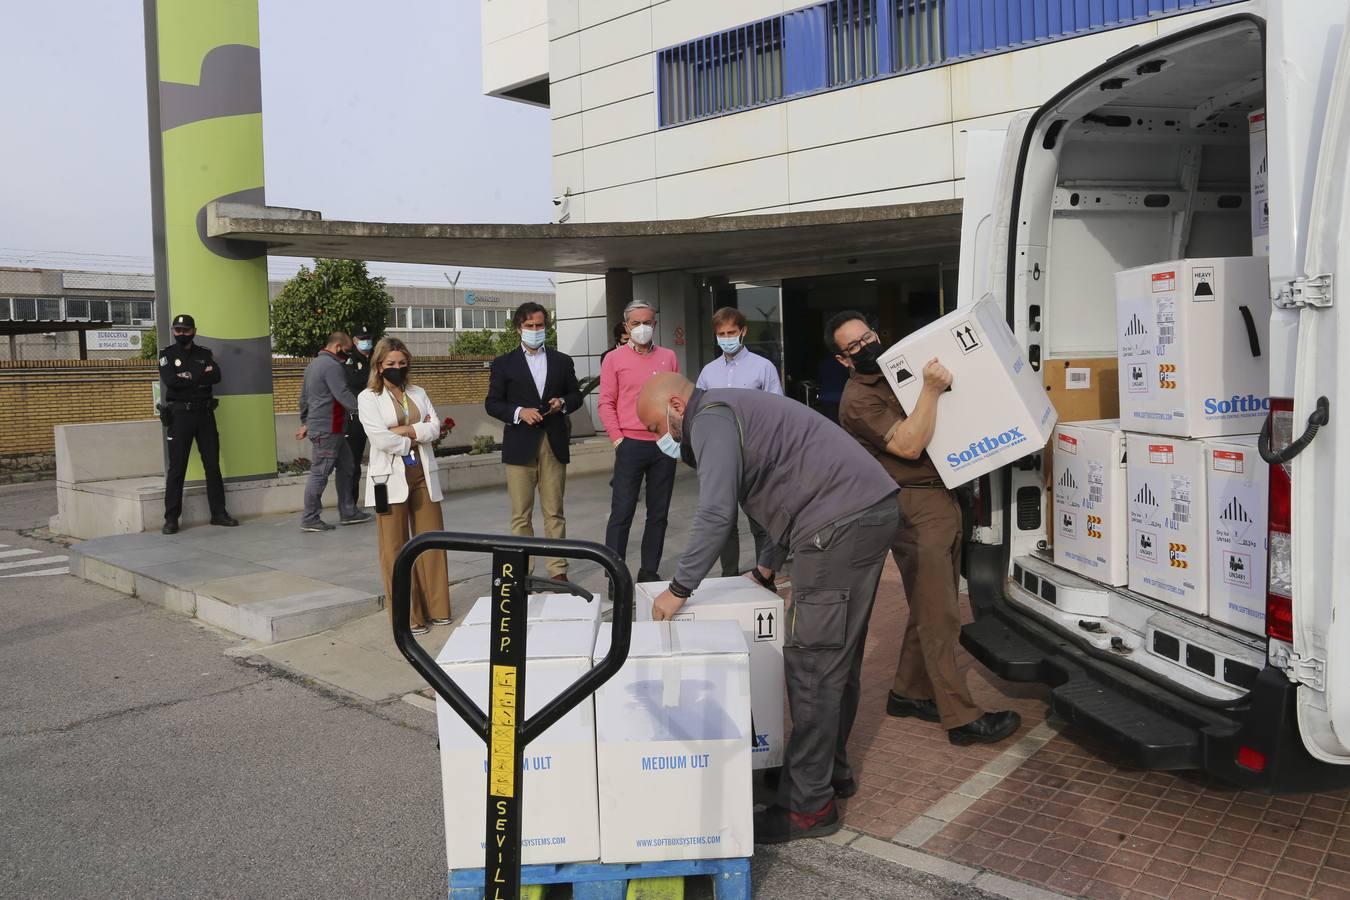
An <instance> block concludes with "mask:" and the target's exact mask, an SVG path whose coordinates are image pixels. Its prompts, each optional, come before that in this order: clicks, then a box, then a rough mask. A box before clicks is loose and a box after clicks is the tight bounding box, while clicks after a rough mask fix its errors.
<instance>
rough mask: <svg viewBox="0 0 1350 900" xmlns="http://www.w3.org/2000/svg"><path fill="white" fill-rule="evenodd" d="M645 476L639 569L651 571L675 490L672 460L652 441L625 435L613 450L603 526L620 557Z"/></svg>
mask: <svg viewBox="0 0 1350 900" xmlns="http://www.w3.org/2000/svg"><path fill="white" fill-rule="evenodd" d="M644 479H645V480H646V482H647V524H646V527H645V528H644V529H643V531H642V562H641V565H640V570H641V571H643V572H649V573H651V572H657V571H659V569H660V568H661V551H662V550H663V549H664V548H665V544H666V516H667V515H668V514H669V512H670V495H671V492H672V491H674V490H675V460H673V459H671V458H670V457H669V456H666V455H665V454H664V453H662V452H661V450H660V449H659V448H658V447H657V446H656V442H655V441H639V440H634V439H633V438H628V439H627V440H625V441H624V442H623V443H621V444H619V446H618V448H617V449H616V450H615V451H614V477H613V478H611V479H610V482H609V486H610V487H611V488H613V490H614V494H613V496H612V498H611V499H610V506H609V525H608V526H607V527H606V528H605V544H606V545H607V546H608V547H609V548H610V549H611V550H613V551H614V552H615V553H617V554H619V556H620V557H624V556H625V555H626V554H627V553H628V531H629V529H630V528H631V527H632V525H633V514H634V513H635V512H636V511H637V502H638V493H639V491H641V489H642V482H643V480H644Z"/></svg>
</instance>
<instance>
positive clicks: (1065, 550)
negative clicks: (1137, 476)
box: [1051, 419, 1129, 586]
mask: <svg viewBox="0 0 1350 900" xmlns="http://www.w3.org/2000/svg"><path fill="white" fill-rule="evenodd" d="M1051 443H1052V445H1053V447H1054V457H1053V465H1054V474H1053V478H1054V491H1053V493H1054V498H1055V504H1054V513H1053V515H1054V519H1053V521H1054V528H1053V531H1054V536H1055V541H1054V553H1055V563H1056V565H1060V566H1063V567H1064V568H1066V569H1068V570H1070V571H1072V572H1077V573H1078V574H1080V575H1085V576H1087V577H1088V578H1092V579H1095V580H1097V581H1100V582H1101V583H1103V584H1109V585H1115V586H1120V585H1124V584H1126V583H1128V581H1129V575H1128V574H1127V566H1126V563H1127V560H1128V557H1129V553H1128V550H1127V548H1128V541H1127V535H1126V531H1127V521H1128V517H1127V515H1126V510H1125V460H1126V451H1125V432H1123V431H1121V430H1120V422H1119V420H1116V419H1106V420H1102V421H1096V422H1061V423H1059V425H1057V426H1055V435H1054V438H1053V439H1052V441H1051Z"/></svg>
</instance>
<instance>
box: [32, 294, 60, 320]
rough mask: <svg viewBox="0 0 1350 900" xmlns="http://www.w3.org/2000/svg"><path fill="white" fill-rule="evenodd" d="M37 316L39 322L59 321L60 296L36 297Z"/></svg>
mask: <svg viewBox="0 0 1350 900" xmlns="http://www.w3.org/2000/svg"><path fill="white" fill-rule="evenodd" d="M37 317H38V321H39V322H59V321H61V298H60V297H39V298H37Z"/></svg>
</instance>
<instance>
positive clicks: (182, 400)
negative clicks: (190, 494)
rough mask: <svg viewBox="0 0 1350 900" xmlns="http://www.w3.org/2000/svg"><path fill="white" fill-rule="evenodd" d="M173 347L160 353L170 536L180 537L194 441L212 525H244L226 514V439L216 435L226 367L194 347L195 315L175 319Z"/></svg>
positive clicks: (166, 513) (166, 523) (165, 530)
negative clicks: (218, 391)
mask: <svg viewBox="0 0 1350 900" xmlns="http://www.w3.org/2000/svg"><path fill="white" fill-rule="evenodd" d="M172 328H173V343H172V344H170V345H169V346H167V347H165V348H164V349H162V350H160V351H159V380H160V382H161V384H162V386H163V390H162V391H161V394H162V396H161V397H160V404H159V418H160V421H161V422H163V423H164V428H165V439H166V440H167V441H168V448H169V470H168V474H167V476H166V477H165V479H164V528H163V529H161V530H162V531H163V533H164V534H177V533H178V517H179V516H180V515H181V514H182V512H183V477H184V476H185V475H186V474H187V466H188V457H189V456H190V455H191V453H192V442H193V440H194V439H195V440H196V441H197V452H198V453H200V454H201V457H202V468H204V469H205V470H206V499H207V502H208V503H210V505H211V524H212V525H226V526H232V525H238V524H239V523H238V522H237V521H235V520H234V518H232V517H231V516H230V514H229V513H228V512H226V511H225V482H224V481H223V480H222V479H221V477H220V436H219V434H217V432H216V414H215V408H216V403H217V402H218V401H217V400H216V399H215V398H214V397H212V396H211V388H212V386H213V385H216V384H219V383H220V366H218V365H216V361H215V360H214V359H213V358H212V357H211V351H210V350H208V349H206V348H205V347H201V346H198V345H197V344H195V343H193V339H194V338H195V337H196V336H197V323H196V322H195V321H193V318H192V316H189V315H180V316H177V317H175V318H174V320H173V326H172Z"/></svg>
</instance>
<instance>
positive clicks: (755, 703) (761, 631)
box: [633, 576, 784, 769]
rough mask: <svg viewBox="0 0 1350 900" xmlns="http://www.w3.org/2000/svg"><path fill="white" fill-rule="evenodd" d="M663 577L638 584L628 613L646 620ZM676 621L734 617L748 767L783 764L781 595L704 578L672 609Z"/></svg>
mask: <svg viewBox="0 0 1350 900" xmlns="http://www.w3.org/2000/svg"><path fill="white" fill-rule="evenodd" d="M669 586H670V582H668V581H660V582H653V583H650V584H639V585H638V586H637V597H636V598H635V599H636V602H637V608H636V610H634V615H633V618H634V620H635V621H639V622H650V621H651V619H652V601H654V600H655V599H656V598H657V597H659V596H660V595H661V592H662V591H664V590H665V589H666V588H667V587H669ZM675 621H677V622H717V621H728V622H735V623H736V624H737V625H739V626H740V627H741V634H742V635H744V637H745V641H746V643H747V644H748V645H749V647H750V718H751V724H752V725H753V726H754V734H755V739H754V750H753V752H752V756H751V759H750V762H751V766H752V768H755V769H771V768H776V767H777V766H781V765H782V764H783V741H784V734H783V732H784V727H783V690H784V687H783V598H782V597H779V596H778V595H777V594H775V593H774V592H773V591H770V590H767V589H765V588H763V587H761V586H760V585H758V584H756V583H755V582H753V581H751V580H750V579H749V578H745V577H744V576H735V577H732V578H705V579H703V583H702V584H700V585H699V586H698V590H696V591H694V593H693V594H692V595H691V596H690V597H689V599H688V600H686V601H685V602H684V607H683V608H681V609H680V611H679V612H678V613H676V614H675Z"/></svg>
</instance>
